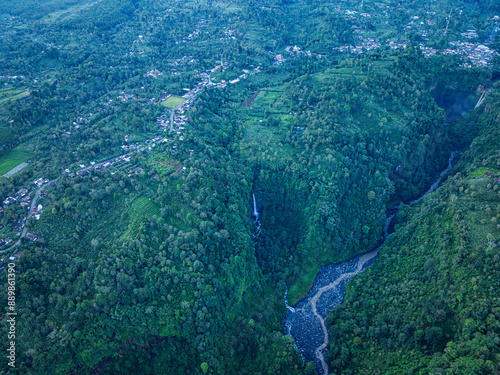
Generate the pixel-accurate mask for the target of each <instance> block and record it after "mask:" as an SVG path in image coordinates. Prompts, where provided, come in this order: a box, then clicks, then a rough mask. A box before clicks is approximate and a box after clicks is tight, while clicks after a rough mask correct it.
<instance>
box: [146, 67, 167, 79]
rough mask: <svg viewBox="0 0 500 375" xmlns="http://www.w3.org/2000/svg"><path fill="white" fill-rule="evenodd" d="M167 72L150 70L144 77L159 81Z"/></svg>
mask: <svg viewBox="0 0 500 375" xmlns="http://www.w3.org/2000/svg"><path fill="white" fill-rule="evenodd" d="M164 74H165V72H160V71H159V70H158V69H154V70H150V71H149V72H147V73H144V77H153V78H154V79H157V78H158V77H159V76H162V75H164Z"/></svg>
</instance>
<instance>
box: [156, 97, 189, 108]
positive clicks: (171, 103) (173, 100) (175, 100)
mask: <svg viewBox="0 0 500 375" xmlns="http://www.w3.org/2000/svg"><path fill="white" fill-rule="evenodd" d="M185 101H186V99H184V98H181V97H180V96H175V95H172V96H171V97H169V98H168V99H167V100H164V101H163V102H161V105H162V106H164V107H168V108H175V107H177V106H178V105H181V104H182V103H184V102H185Z"/></svg>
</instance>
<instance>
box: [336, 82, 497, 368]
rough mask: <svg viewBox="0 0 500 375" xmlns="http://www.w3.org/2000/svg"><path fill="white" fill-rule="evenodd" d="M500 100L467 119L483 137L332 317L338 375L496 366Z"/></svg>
mask: <svg viewBox="0 0 500 375" xmlns="http://www.w3.org/2000/svg"><path fill="white" fill-rule="evenodd" d="M499 103H500V94H499V92H498V87H497V88H493V89H492V91H491V92H490V94H489V95H488V96H487V98H486V102H485V106H484V107H482V108H478V109H477V110H475V111H473V112H471V113H470V114H468V115H467V116H466V117H465V118H463V119H462V120H460V122H462V123H464V124H462V127H463V128H467V129H473V128H476V129H477V130H478V136H477V137H476V138H475V139H474V140H473V142H472V143H471V145H470V146H469V147H468V148H467V150H466V151H465V152H464V153H463V155H462V156H461V157H460V160H459V161H458V163H457V165H456V166H455V167H454V169H452V171H451V174H450V176H449V178H448V180H447V181H446V182H445V183H444V184H443V185H442V187H440V188H439V189H438V190H437V191H436V192H434V193H433V194H430V195H429V196H427V197H426V198H425V199H423V200H422V201H421V202H420V203H419V204H417V205H414V206H410V207H404V208H402V209H401V210H400V213H399V214H398V215H397V221H398V224H397V225H396V228H395V229H396V230H395V232H394V234H392V235H391V236H389V238H388V240H387V241H386V243H385V244H384V246H383V247H382V249H381V252H380V256H379V259H378V260H377V262H376V263H375V264H374V265H373V266H372V268H370V269H369V270H368V271H367V272H366V273H365V274H363V275H361V276H360V277H358V278H357V279H356V280H354V281H353V282H352V283H351V284H350V285H349V287H348V295H347V298H346V303H345V304H344V305H343V306H342V307H340V308H339V309H337V310H335V311H334V312H333V313H332V314H331V315H330V317H329V322H330V332H331V333H332V348H334V349H333V350H332V351H331V352H330V364H331V366H332V368H333V370H334V373H340V372H349V373H353V374H356V373H366V371H369V372H370V373H373V374H385V373H413V372H417V371H418V372H421V373H440V372H443V373H445V372H446V373H457V374H458V373H462V374H463V373H491V372H494V371H496V369H497V368H498V355H499V350H498V345H497V344H498V335H499V334H500V328H499V325H498V319H499V318H500V315H499V313H498V287H497V286H498V285H499V283H500V279H499V277H498V272H495V271H494V270H496V269H497V268H498V267H499V261H500V257H499V256H498V251H497V250H496V249H497V247H498V245H499V240H500V229H499V225H498V222H499V220H500V216H499V212H500V211H499V210H500V206H499V205H498V202H499V191H500V185H499V181H500V180H499V178H500V167H499V163H500V149H499V146H498V145H499V143H498V139H500V134H499V129H500V128H499V127H498V118H499V115H500V113H499V110H498V108H499V106H498V105H499Z"/></svg>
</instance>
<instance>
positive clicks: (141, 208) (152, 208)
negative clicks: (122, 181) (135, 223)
mask: <svg viewBox="0 0 500 375" xmlns="http://www.w3.org/2000/svg"><path fill="white" fill-rule="evenodd" d="M130 212H131V214H133V215H134V216H137V217H139V219H141V216H142V217H145V218H149V217H151V216H153V215H159V213H160V208H159V207H158V206H157V205H156V204H155V203H154V202H152V201H151V200H150V199H149V198H147V197H146V196H144V195H142V196H140V197H139V198H137V199H136V200H134V201H133V202H132V205H131V207H130Z"/></svg>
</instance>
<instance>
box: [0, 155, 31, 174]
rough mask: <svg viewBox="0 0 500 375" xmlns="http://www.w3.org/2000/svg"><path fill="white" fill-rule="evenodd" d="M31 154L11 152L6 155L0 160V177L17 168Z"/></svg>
mask: <svg viewBox="0 0 500 375" xmlns="http://www.w3.org/2000/svg"><path fill="white" fill-rule="evenodd" d="M30 156H31V154H30V153H29V152H26V151H20V150H15V149H14V150H11V151H9V152H8V153H7V155H5V156H3V157H1V158H0V175H4V174H5V173H7V172H8V171H10V170H11V169H12V168H15V167H17V166H18V165H19V164H21V163H23V162H25V161H26V159H27V158H29V157H30Z"/></svg>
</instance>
